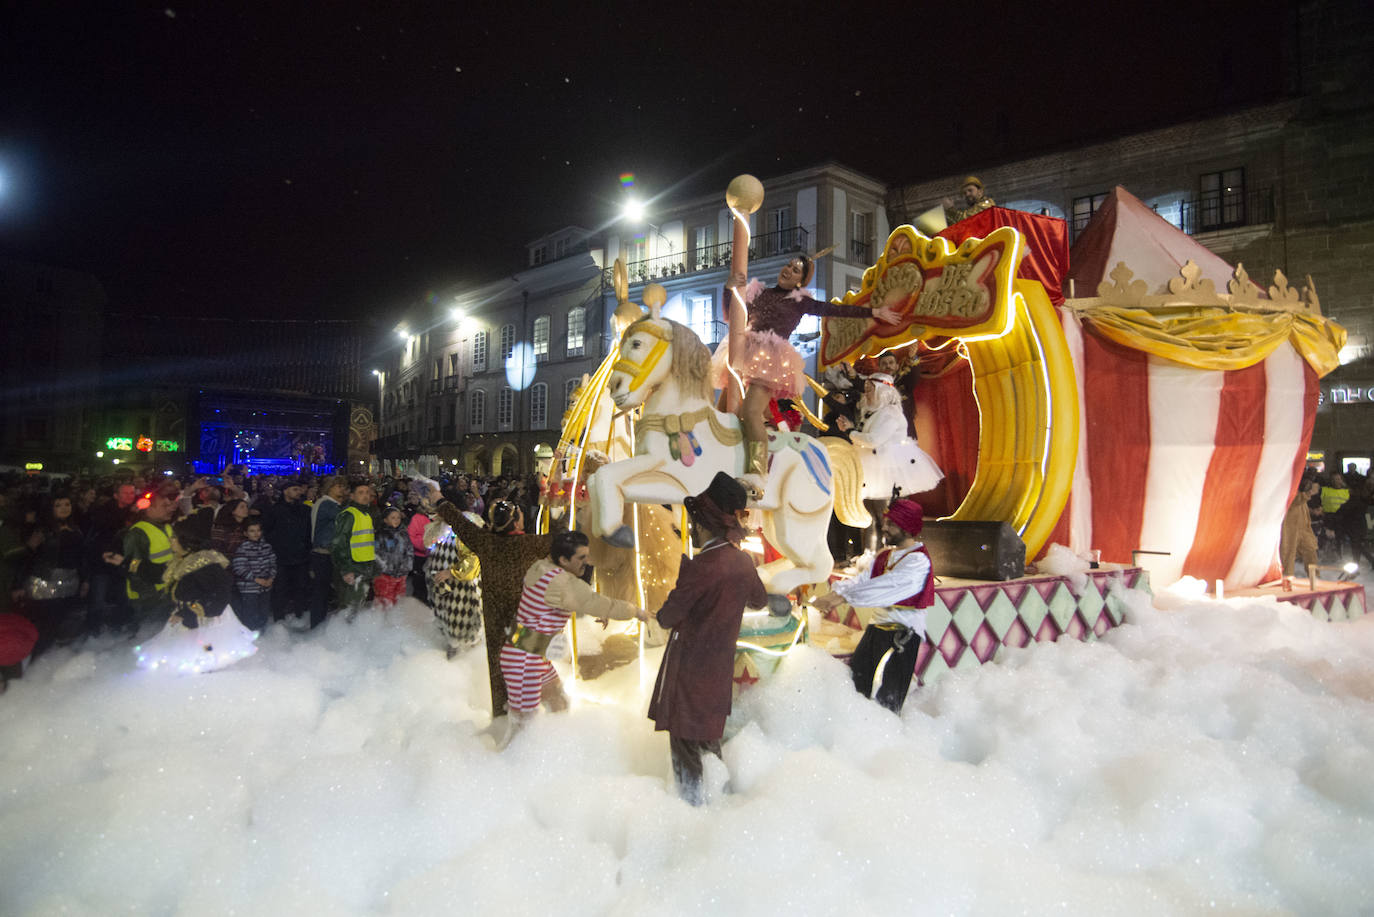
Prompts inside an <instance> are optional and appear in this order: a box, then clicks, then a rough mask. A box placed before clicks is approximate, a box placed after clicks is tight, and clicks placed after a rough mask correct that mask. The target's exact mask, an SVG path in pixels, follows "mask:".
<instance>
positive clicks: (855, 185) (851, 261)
mask: <svg viewBox="0 0 1374 917" xmlns="http://www.w3.org/2000/svg"><path fill="white" fill-rule="evenodd" d="M763 188H764V201H763V206H762V207H760V208H759V210H758V211H757V212H756V213H754V214H752V215H751V216H750V218H749V224H750V245H749V248H750V254H749V276H750V277H751V278H753V277H757V278H759V279H760V280H762V281H763V282H764V283H767V284H772V283H774V282H776V280H777V276H778V271H779V270H780V269H781V268H782V266H783V265H784V264H785V263H786V262H787V261H788V259H790V258H792V257H793V256H794V255H796V254H798V253H804V254H807V255H816V254H818V253H824V254H821V255H820V257H819V258H817V259H816V273H815V276H814V277H813V278H812V280H811V283H810V288H812V290H813V292H814V294H815V296H816V298H817V299H821V300H824V299H827V298H830V297H838V296H841V295H843V294H844V293H845V292H846V291H847V290H857V289H858V288H859V284H860V281H861V280H862V278H863V272H864V270H865V269H867V268H868V267H869V266H870V265H871V264H872V263H873V260H874V259H875V258H876V251H875V247H876V246H877V245H879V244H881V243H882V242H885V241H886V240H887V235H888V214H887V211H886V209H885V206H884V199H885V195H886V193H887V189H886V187H885V186H884V185H883V184H882V183H881V182H879V181H878V180H876V179H873V178H870V177H868V176H866V175H863V174H861V173H859V172H856V171H854V170H852V169H850V168H847V167H845V166H843V165H840V164H838V163H826V164H824V165H820V166H816V167H814V168H810V169H803V170H801V171H797V172H791V173H788V174H786V175H780V176H776V177H773V178H764V179H763ZM731 221H732V217H731V215H730V211H729V208H727V207H726V205H725V189H724V188H722V189H721V190H720V192H719V193H718V194H714V195H711V196H709V197H703V198H697V199H694V200H687V201H682V202H678V203H665V204H660V205H657V211H656V213H651V214H648V215H647V217H646V219H645V220H643V221H641V222H640V223H638V224H635V223H632V222H630V221H622V222H621V223H620V224H618V225H616V226H614V227H612V228H611V230H609V232H608V236H607V242H606V252H607V264H608V265H609V264H611V263H612V262H614V261H615V260H616V259H617V258H620V259H622V260H624V262H625V264H626V269H627V271H628V273H629V280H630V299H631V301H633V302H636V303H642V302H643V293H644V287H645V286H646V285H647V284H649V283H658V284H662V286H663V287H664V289H665V290H666V291H667V294H668V298H667V301H666V302H665V303H664V306H663V310H662V314H663V316H664V317H666V318H671V319H674V320H675V321H678V322H681V323H682V324H684V325H687V326H689V327H691V328H692V329H693V330H695V331H696V333H697V335H698V336H699V337H700V338H701V339H702V341H703V342H705V343H706V345H707V346H708V347H711V348H712V349H714V348H715V347H716V345H717V344H719V343H720V341H722V340H723V339H724V337H725V331H726V325H725V319H726V313H727V311H728V305H729V304H728V302H726V300H725V282H726V280H727V279H728V274H729V271H730V259H731V249H732V247H733V245H732V238H733V227H732V223H731ZM608 271H609V268H608ZM606 289H607V311H608V312H611V311H614V309H615V305H616V303H615V300H614V290H613V288H612V287H611V285H610V283H609V280H608V282H607V285H606ZM819 333H820V322H819V319H817V318H815V317H812V316H808V317H807V318H805V319H803V321H802V323H801V324H800V325H798V326H797V329H796V331H795V332H794V334H793V336H792V343H793V344H795V345H796V346H797V348H798V350H799V351H800V352H801V354H802V356H803V357H805V358H806V361H807V372H808V373H810V374H811V375H812V376H813V377H814V375H815V369H816V366H815V350H816V342H817V340H818V335H819ZM814 397H815V396H814V395H812V394H807V395H806V398H807V401H808V403H810V404H812V406H813V407H814Z"/></svg>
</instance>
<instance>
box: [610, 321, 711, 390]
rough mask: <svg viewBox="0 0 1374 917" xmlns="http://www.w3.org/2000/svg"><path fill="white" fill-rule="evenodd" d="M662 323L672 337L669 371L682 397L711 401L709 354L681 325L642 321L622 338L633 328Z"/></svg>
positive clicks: (699, 339) (631, 332) (691, 331)
mask: <svg viewBox="0 0 1374 917" xmlns="http://www.w3.org/2000/svg"><path fill="white" fill-rule="evenodd" d="M652 321H660V322H666V323H667V325H668V327H669V328H671V329H672V332H673V337H672V340H671V341H670V342H669V346H671V347H672V348H673V364H672V366H671V367H670V368H671V370H672V373H673V376H674V377H675V378H676V379H677V384H678V387H679V388H680V389H681V391H682V394H683V395H686V396H688V397H693V396H695V397H697V398H700V399H702V400H703V401H708V402H709V401H711V400H713V399H712V397H711V396H712V394H713V393H712V390H711V350H710V348H708V347H707V346H706V345H705V344H703V343H702V342H701V338H699V337H697V333H696V332H695V331H693V330H692V329H691V328H688V327H687V326H686V325H684V324H682V323H681V322H675V321H673V320H672V319H671V318H659V319H652V318H642V319H640V320H639V321H638V322H635V323H634V325H631V326H630V327H628V328H626V329H625V335H624V336H625V337H629V336H630V335H631V334H634V333H635V325H638V324H639V323H640V322H652Z"/></svg>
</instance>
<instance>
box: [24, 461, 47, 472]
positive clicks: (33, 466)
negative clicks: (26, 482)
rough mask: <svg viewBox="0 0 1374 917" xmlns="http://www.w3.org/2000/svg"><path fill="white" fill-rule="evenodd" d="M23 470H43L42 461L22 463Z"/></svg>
mask: <svg viewBox="0 0 1374 917" xmlns="http://www.w3.org/2000/svg"><path fill="white" fill-rule="evenodd" d="M24 470H25V471H42V470H43V463H42V462H25V463H24Z"/></svg>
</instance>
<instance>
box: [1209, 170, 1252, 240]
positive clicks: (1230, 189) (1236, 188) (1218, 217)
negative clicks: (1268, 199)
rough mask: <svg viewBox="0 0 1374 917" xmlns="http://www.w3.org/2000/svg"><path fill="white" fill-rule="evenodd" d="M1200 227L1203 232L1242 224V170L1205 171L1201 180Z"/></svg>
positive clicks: (1243, 213) (1243, 206)
mask: <svg viewBox="0 0 1374 917" xmlns="http://www.w3.org/2000/svg"><path fill="white" fill-rule="evenodd" d="M1200 184H1201V191H1202V194H1201V196H1200V199H1199V201H1198V204H1199V208H1198V209H1199V214H1200V216H1199V220H1198V222H1199V223H1200V224H1201V226H1200V227H1199V228H1200V229H1201V230H1202V231H1203V232H1207V231H1208V230H1212V229H1226V228H1228V227H1231V226H1244V225H1245V170H1244V169H1227V170H1225V171H1224V172H1208V173H1207V174H1206V175H1203V176H1202V178H1201V181H1200Z"/></svg>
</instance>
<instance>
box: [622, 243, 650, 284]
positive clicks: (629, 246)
mask: <svg viewBox="0 0 1374 917" xmlns="http://www.w3.org/2000/svg"><path fill="white" fill-rule="evenodd" d="M621 244H622V245H623V246H624V248H625V252H624V254H623V255H622V257H623V258H624V259H625V267H627V268H628V269H629V271H630V283H634V282H635V281H636V280H646V279H648V274H647V273H646V272H645V269H644V266H643V265H638V266H637V265H636V264H635V262H637V261H643V260H644V258H645V257H646V256H645V250H646V249H647V248H648V243H647V242H645V241H644V233H642V232H641V233H639V234H638V235H636V236H635V237H634V238H633V239H623V240H621Z"/></svg>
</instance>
